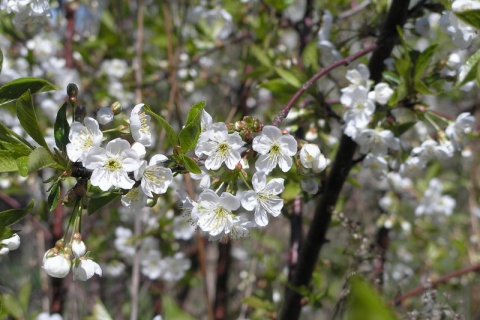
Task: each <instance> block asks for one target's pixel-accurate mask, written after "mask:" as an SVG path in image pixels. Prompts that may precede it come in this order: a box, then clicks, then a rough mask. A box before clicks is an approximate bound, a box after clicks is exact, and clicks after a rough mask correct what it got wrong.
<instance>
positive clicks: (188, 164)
mask: <svg viewBox="0 0 480 320" xmlns="http://www.w3.org/2000/svg"><path fill="white" fill-rule="evenodd" d="M182 160H183V165H184V166H185V169H187V170H188V171H189V172H191V173H196V174H200V173H202V170H200V167H199V166H198V165H197V163H196V162H195V161H194V160H193V159H192V158H190V157H188V156H183V157H182Z"/></svg>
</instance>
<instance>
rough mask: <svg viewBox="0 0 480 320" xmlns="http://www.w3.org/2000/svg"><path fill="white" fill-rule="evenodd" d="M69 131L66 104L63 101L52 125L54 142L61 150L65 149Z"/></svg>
mask: <svg viewBox="0 0 480 320" xmlns="http://www.w3.org/2000/svg"><path fill="white" fill-rule="evenodd" d="M69 133H70V125H69V124H68V121H67V104H66V103H64V104H63V106H62V107H61V108H60V109H59V110H58V112H57V118H56V119H55V126H54V135H55V144H56V145H57V148H58V149H60V150H61V151H66V150H67V144H68V143H69V142H70V140H68V134H69Z"/></svg>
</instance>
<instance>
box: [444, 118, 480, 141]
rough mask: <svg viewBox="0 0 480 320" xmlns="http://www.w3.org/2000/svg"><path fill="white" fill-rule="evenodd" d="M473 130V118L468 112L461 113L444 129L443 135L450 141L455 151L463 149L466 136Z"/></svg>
mask: <svg viewBox="0 0 480 320" xmlns="http://www.w3.org/2000/svg"><path fill="white" fill-rule="evenodd" d="M474 128H475V118H474V117H473V116H472V115H471V114H470V113H468V112H463V113H461V114H459V115H458V117H457V119H456V120H455V122H452V123H450V124H449V125H448V127H447V129H445V134H446V135H447V137H448V138H449V139H450V140H451V141H452V143H453V146H454V147H455V149H457V150H462V149H463V144H464V141H465V140H466V135H467V134H469V133H470V132H472V131H473V129H474Z"/></svg>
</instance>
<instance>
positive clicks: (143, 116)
mask: <svg viewBox="0 0 480 320" xmlns="http://www.w3.org/2000/svg"><path fill="white" fill-rule="evenodd" d="M138 117H139V118H140V123H141V124H142V125H141V127H140V131H141V132H142V133H143V134H146V135H147V136H150V130H149V129H150V127H149V126H148V119H147V115H146V114H145V112H139V113H138Z"/></svg>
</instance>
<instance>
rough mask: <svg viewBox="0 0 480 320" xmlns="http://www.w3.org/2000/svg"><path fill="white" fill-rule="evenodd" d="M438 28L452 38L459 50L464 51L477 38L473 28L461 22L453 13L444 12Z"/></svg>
mask: <svg viewBox="0 0 480 320" xmlns="http://www.w3.org/2000/svg"><path fill="white" fill-rule="evenodd" d="M440 26H441V27H442V28H443V30H444V31H445V32H446V33H447V34H448V35H449V36H450V37H451V38H452V42H453V44H454V45H455V46H456V47H457V48H459V49H466V48H468V47H469V46H470V44H471V43H472V40H473V39H474V38H475V37H476V36H477V35H476V30H475V28H473V27H471V26H469V25H468V24H466V23H464V22H463V21H461V20H460V19H459V18H457V17H456V16H455V14H454V13H453V12H446V13H444V14H443V15H442V17H441V18H440Z"/></svg>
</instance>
